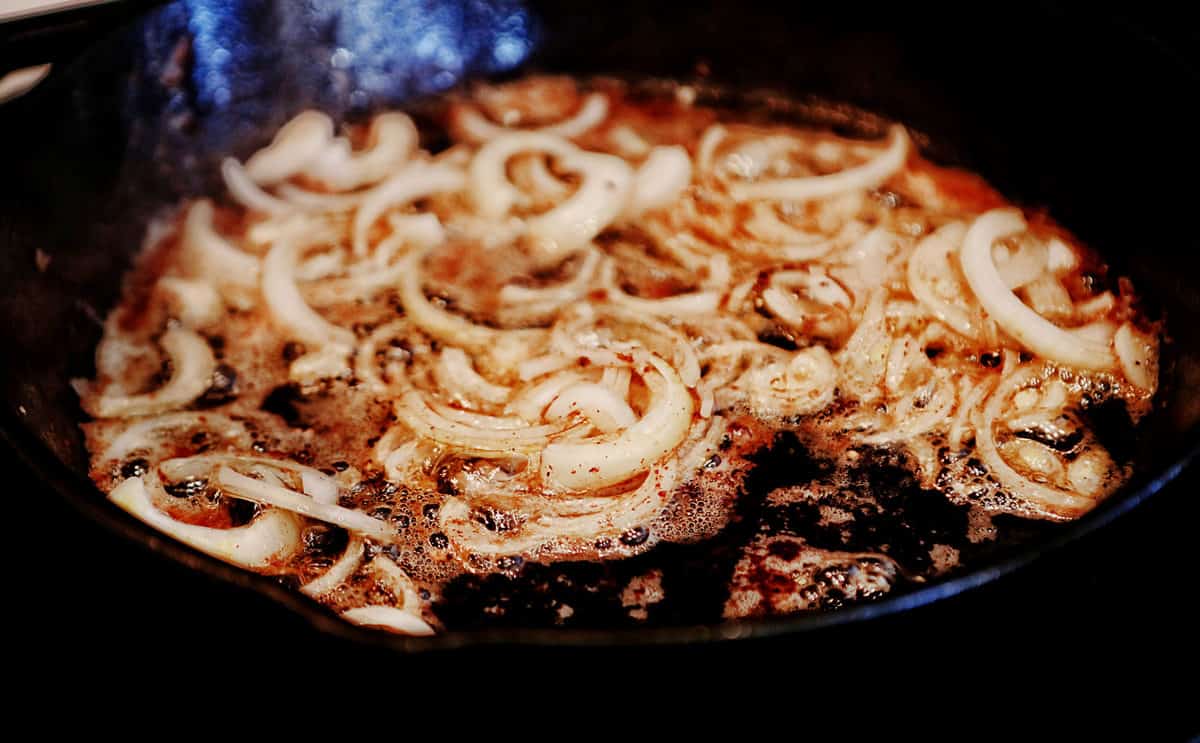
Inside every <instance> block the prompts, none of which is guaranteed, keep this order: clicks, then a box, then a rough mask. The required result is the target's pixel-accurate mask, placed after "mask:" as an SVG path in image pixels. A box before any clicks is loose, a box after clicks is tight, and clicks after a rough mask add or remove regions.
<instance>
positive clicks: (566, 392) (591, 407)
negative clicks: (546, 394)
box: [546, 382, 637, 433]
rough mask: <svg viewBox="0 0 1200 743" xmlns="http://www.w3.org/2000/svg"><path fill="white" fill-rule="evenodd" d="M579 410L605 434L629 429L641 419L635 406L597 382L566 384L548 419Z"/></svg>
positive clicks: (547, 413)
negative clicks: (630, 405)
mask: <svg viewBox="0 0 1200 743" xmlns="http://www.w3.org/2000/svg"><path fill="white" fill-rule="evenodd" d="M573 413H578V414H579V415H582V416H583V417H584V418H587V419H588V420H589V421H591V423H592V425H593V426H595V427H596V428H597V429H599V430H600V431H603V432H604V433H613V432H614V431H619V430H621V429H623V428H628V427H630V426H632V425H633V424H634V422H636V421H637V416H636V415H634V413H633V408H631V407H629V403H627V402H625V399H624V398H623V397H618V396H617V394H616V393H614V392H613V391H612V390H611V389H609V388H608V387H605V386H604V385H601V384H597V383H595V382H577V383H576V384H572V385H570V386H569V387H566V388H565V389H563V390H562V391H561V392H559V393H558V396H557V397H556V398H554V402H553V403H551V404H550V407H549V408H547V409H546V418H547V419H548V420H560V419H563V418H566V417H567V416H569V415H571V414H573Z"/></svg>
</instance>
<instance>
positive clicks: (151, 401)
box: [84, 328, 217, 418]
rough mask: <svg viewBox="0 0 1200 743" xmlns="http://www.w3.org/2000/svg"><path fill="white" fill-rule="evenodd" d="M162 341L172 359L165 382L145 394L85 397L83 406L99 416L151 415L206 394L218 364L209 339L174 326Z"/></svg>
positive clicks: (182, 404) (90, 412)
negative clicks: (169, 373)
mask: <svg viewBox="0 0 1200 743" xmlns="http://www.w3.org/2000/svg"><path fill="white" fill-rule="evenodd" d="M160 343H161V345H162V347H163V350H164V351H166V353H167V357H168V358H170V360H171V369H172V372H171V378H170V379H169V380H167V383H166V384H164V385H163V386H162V387H159V388H158V389H157V390H155V391H153V392H147V393H146V394H142V395H129V396H125V395H101V396H99V397H97V398H94V399H88V400H85V401H84V409H85V410H87V412H88V413H89V414H90V415H92V416H95V417H96V418H117V417H128V416H132V415H151V414H154V413H161V412H164V411H167V410H171V409H173V408H181V407H183V406H184V405H187V404H188V403H190V402H192V401H193V400H195V399H196V398H197V397H200V396H201V395H203V394H204V392H205V391H206V390H207V389H208V388H209V385H210V384H212V375H213V370H215V369H216V367H217V360H216V358H215V357H214V356H213V352H212V349H211V348H209V347H208V341H206V340H204V338H202V337H201V336H200V335H199V334H197V333H196V332H195V331H193V330H188V329H186V328H171V329H170V330H168V331H167V332H166V333H164V334H163V337H162V340H161V341H160Z"/></svg>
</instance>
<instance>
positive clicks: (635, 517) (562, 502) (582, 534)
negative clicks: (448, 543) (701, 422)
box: [438, 458, 678, 559]
mask: <svg viewBox="0 0 1200 743" xmlns="http://www.w3.org/2000/svg"><path fill="white" fill-rule="evenodd" d="M677 479H678V464H677V463H676V462H675V460H674V458H669V459H668V460H667V461H665V462H663V463H662V464H660V465H658V466H656V467H654V468H653V469H651V470H650V472H649V474H648V475H647V476H646V478H645V479H644V480H643V481H642V483H641V484H640V485H639V486H638V487H637V488H636V489H634V490H632V491H630V492H628V493H625V494H622V495H618V496H611V497H606V498H572V497H560V498H556V499H555V500H553V501H552V503H554V504H555V505H556V506H558V507H557V508H553V509H551V513H549V514H546V515H540V514H537V513H536V511H535V512H534V515H533V516H532V517H530V518H527V519H525V520H524V522H523V523H522V524H521V525H520V527H519V528H518V529H517V530H515V531H508V532H492V531H488V530H487V529H486V528H484V527H483V526H482V525H481V524H480V523H479V522H477V521H475V520H474V519H472V518H471V506H470V504H468V503H467V502H465V499H462V498H451V499H449V500H448V501H446V503H445V504H444V505H443V506H442V508H441V511H440V513H439V515H438V522H439V524H440V525H441V527H442V530H443V531H444V532H445V533H446V534H447V536H449V537H450V539H451V540H453V542H454V543H455V544H456V545H459V546H460V547H461V548H462V549H464V550H466V551H469V552H472V553H475V554H480V555H487V556H496V555H512V554H521V553H524V554H536V555H537V556H538V557H539V559H553V558H554V557H555V555H554V553H553V552H552V551H548V550H547V549H546V548H547V546H548V543H550V542H556V543H560V544H561V543H562V542H563V541H564V540H586V541H587V542H588V543H592V542H594V541H595V540H596V538H597V537H600V536H602V535H605V534H610V535H613V536H616V535H619V534H622V533H624V532H625V531H627V530H629V529H631V528H633V527H636V526H645V525H647V524H649V523H650V522H651V521H653V520H654V518H655V517H656V516H657V515H658V514H659V513H661V512H662V509H663V508H664V507H665V505H666V501H667V498H668V497H669V495H670V494H671V493H672V492H673V491H674V487H675V483H676V481H677ZM541 505H542V504H540V503H539V504H537V506H541ZM530 506H531V509H530V510H534V507H533V504H530ZM570 554H571V551H570V550H566V551H565V555H566V556H568V557H569V556H570Z"/></svg>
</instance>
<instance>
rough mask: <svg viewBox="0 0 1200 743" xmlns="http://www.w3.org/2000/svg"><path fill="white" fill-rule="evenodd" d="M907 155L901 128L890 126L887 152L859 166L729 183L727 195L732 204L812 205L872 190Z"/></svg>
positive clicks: (905, 134)
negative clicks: (812, 173) (852, 192)
mask: <svg viewBox="0 0 1200 743" xmlns="http://www.w3.org/2000/svg"><path fill="white" fill-rule="evenodd" d="M908 151H909V139H908V134H907V133H906V132H905V131H904V127H902V126H893V127H892V128H891V130H890V133H889V141H888V144H887V148H886V149H885V150H884V151H883V152H882V153H880V154H879V155H877V156H876V157H875V158H874V159H872V160H869V161H867V162H865V163H863V164H862V165H858V166H856V167H853V168H847V169H846V170H843V171H841V172H838V173H831V174H829V175H818V176H809V177H805V178H776V179H770V180H760V181H755V182H751V183H732V184H730V185H729V194H730V196H732V197H733V199H734V200H735V201H756V200H769V201H812V200H813V199H824V198H828V197H830V196H836V195H837V194H840V193H845V192H846V191H856V190H859V189H868V188H874V187H876V186H878V185H880V184H882V183H883V182H884V181H886V180H887V179H888V178H891V177H892V176H893V175H895V174H896V173H897V172H898V171H899V170H900V169H901V168H903V167H904V163H905V161H907V160H908Z"/></svg>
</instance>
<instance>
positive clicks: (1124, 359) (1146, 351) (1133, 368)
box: [1113, 322, 1158, 394]
mask: <svg viewBox="0 0 1200 743" xmlns="http://www.w3.org/2000/svg"><path fill="white" fill-rule="evenodd" d="M1113 348H1115V349H1116V351H1117V360H1118V361H1120V362H1121V372H1122V373H1123V374H1124V375H1125V378H1126V379H1128V380H1129V381H1130V382H1133V383H1134V384H1135V385H1137V386H1138V387H1140V388H1141V389H1142V390H1145V391H1146V392H1148V393H1150V394H1154V390H1155V389H1157V387H1158V338H1157V337H1155V336H1152V335H1149V334H1147V333H1143V332H1141V331H1139V330H1138V329H1137V328H1135V327H1134V326H1133V324H1132V323H1128V322H1127V323H1125V324H1123V325H1122V326H1121V327H1119V328H1117V332H1116V334H1115V335H1114V336H1113Z"/></svg>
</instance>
